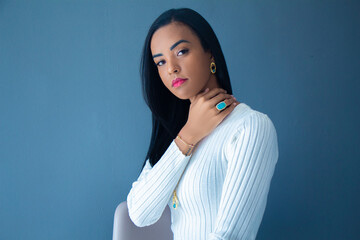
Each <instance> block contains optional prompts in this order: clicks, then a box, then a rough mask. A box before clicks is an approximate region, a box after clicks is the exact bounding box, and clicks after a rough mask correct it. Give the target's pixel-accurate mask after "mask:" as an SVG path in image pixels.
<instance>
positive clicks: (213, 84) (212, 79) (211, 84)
mask: <svg viewBox="0 0 360 240" xmlns="http://www.w3.org/2000/svg"><path fill="white" fill-rule="evenodd" d="M206 88H209V91H210V90H211V89H214V88H220V85H219V84H218V81H217V79H216V76H215V75H213V74H211V76H210V79H209V81H208V82H207V84H206V85H205V86H204V87H203V88H202V89H201V91H200V93H201V92H203V91H205V89H206ZM198 94H199V93H198ZM196 96H197V95H195V96H193V97H190V98H189V100H190V103H193V101H194V100H195V98H196Z"/></svg>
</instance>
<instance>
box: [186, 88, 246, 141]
mask: <svg viewBox="0 0 360 240" xmlns="http://www.w3.org/2000/svg"><path fill="white" fill-rule="evenodd" d="M221 101H225V103H226V105H227V106H226V108H225V109H223V110H221V111H219V110H217V109H216V104H218V103H219V102H221ZM238 104H239V102H238V101H236V99H235V97H233V96H231V95H230V94H227V93H226V91H225V90H224V89H222V88H214V89H212V90H210V91H209V90H208V89H207V90H205V91H203V92H200V93H199V94H198V95H197V96H196V97H195V98H194V100H193V101H192V103H191V105H190V110H189V116H188V120H187V122H186V124H185V126H184V127H183V128H182V129H181V131H180V132H179V135H180V137H181V138H182V139H184V140H185V141H186V142H187V143H189V144H194V145H195V144H196V143H198V142H199V141H200V140H201V139H203V138H204V137H206V136H207V135H208V134H210V133H211V132H212V131H213V130H214V129H215V128H216V126H217V125H219V124H220V123H221V122H222V121H223V120H224V118H225V117H226V116H227V115H229V114H230V113H231V112H232V111H233V110H234V108H235V107H236V106H237V105H238Z"/></svg>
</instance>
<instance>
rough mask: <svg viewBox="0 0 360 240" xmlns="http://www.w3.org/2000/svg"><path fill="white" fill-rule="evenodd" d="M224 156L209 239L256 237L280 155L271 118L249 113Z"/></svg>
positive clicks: (257, 113)
mask: <svg viewBox="0 0 360 240" xmlns="http://www.w3.org/2000/svg"><path fill="white" fill-rule="evenodd" d="M225 155H226V158H227V160H228V167H227V173H226V176H225V180H224V185H223V189H222V194H221V199H220V205H219V210H218V213H217V217H216V222H215V227H214V228H213V231H212V232H211V233H210V234H209V239H211V240H214V239H222V240H223V239H255V237H256V234H257V231H258V228H259V226H260V223H261V220H262V217H263V214H264V211H265V206H266V202H267V195H268V192H269V187H270V182H271V179H272V176H273V173H274V169H275V165H276V163H277V160H278V155H279V154H278V144H277V135H276V130H275V127H274V125H273V123H272V121H271V120H270V118H269V117H268V116H267V115H266V114H263V113H260V112H256V113H252V114H251V115H249V117H248V119H246V120H245V122H244V124H242V125H241V127H238V129H237V131H236V133H235V134H234V135H233V137H232V139H231V141H230V142H229V144H228V145H227V147H226V149H225Z"/></svg>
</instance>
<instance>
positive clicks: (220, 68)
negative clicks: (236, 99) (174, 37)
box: [140, 8, 232, 167]
mask: <svg viewBox="0 0 360 240" xmlns="http://www.w3.org/2000/svg"><path fill="white" fill-rule="evenodd" d="M171 22H181V23H183V24H185V25H187V26H188V27H190V29H192V30H193V31H194V33H195V34H196V35H197V37H198V38H199V39H200V42H201V45H202V47H203V48H204V50H205V51H210V52H211V54H212V56H213V57H214V60H215V63H216V73H215V74H216V78H217V81H218V84H219V85H220V87H221V88H223V89H225V90H226V91H227V93H228V94H232V89H231V84H230V78H229V73H228V70H227V66H226V62H225V58H224V55H223V53H222V50H221V47H220V44H219V41H218V39H217V37H216V35H215V33H214V31H213V29H212V28H211V26H210V25H209V23H208V22H207V21H206V20H205V19H204V18H203V17H202V16H201V15H200V14H199V13H197V12H196V11H194V10H192V9H189V8H179V9H170V10H167V11H165V12H164V13H162V14H161V15H160V16H159V17H158V18H157V19H156V20H155V21H154V23H153V24H152V25H151V27H150V29H149V32H148V34H147V36H146V39H145V44H144V48H143V52H142V58H141V65H140V74H141V83H142V93H143V96H144V100H145V102H146V104H147V105H148V106H149V108H150V110H151V112H152V135H151V142H150V146H149V150H148V153H147V155H146V158H145V161H144V164H143V167H144V165H145V163H146V161H147V160H148V159H149V161H150V164H151V166H154V165H155V164H156V163H157V162H158V161H159V159H160V158H161V156H162V155H163V154H164V152H165V151H166V150H167V148H168V147H169V145H170V143H171V142H172V140H173V139H174V138H175V137H176V136H177V134H178V133H179V131H180V130H181V129H182V127H183V126H184V125H185V123H186V121H187V118H188V114H189V107H190V100H182V99H179V98H177V97H176V96H174V95H173V94H172V93H171V92H170V90H168V89H167V88H166V87H165V85H164V84H163V83H162V81H161V78H160V76H159V74H158V70H157V67H156V65H155V63H154V60H153V57H152V54H151V49H150V42H151V38H152V36H153V34H154V32H155V31H156V30H158V29H159V28H161V27H163V26H165V25H167V24H169V23H171ZM209 67H210V66H209ZM209 71H210V68H209Z"/></svg>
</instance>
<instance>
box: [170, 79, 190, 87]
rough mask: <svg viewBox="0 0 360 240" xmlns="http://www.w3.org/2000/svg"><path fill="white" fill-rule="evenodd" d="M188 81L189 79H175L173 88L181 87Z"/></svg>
mask: <svg viewBox="0 0 360 240" xmlns="http://www.w3.org/2000/svg"><path fill="white" fill-rule="evenodd" d="M186 80H187V78H175V79H174V80H173V81H172V86H173V87H179V86H180V85H182V84H183V83H184V82H185V81H186Z"/></svg>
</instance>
